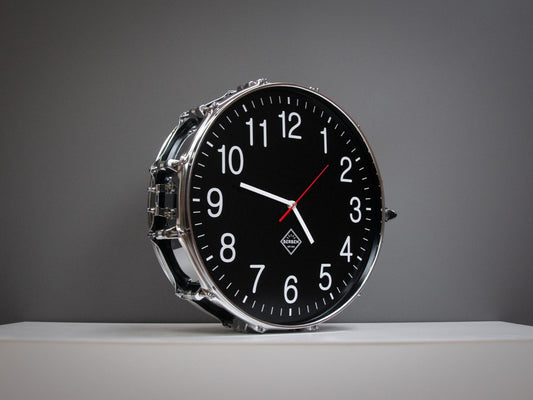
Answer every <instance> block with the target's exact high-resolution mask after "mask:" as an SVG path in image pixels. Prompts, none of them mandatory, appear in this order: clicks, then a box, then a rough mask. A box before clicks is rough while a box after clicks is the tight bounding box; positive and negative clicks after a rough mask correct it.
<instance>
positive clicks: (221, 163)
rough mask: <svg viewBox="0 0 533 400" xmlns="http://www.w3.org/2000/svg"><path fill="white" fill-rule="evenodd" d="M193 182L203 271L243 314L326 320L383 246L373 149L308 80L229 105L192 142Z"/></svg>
mask: <svg viewBox="0 0 533 400" xmlns="http://www.w3.org/2000/svg"><path fill="white" fill-rule="evenodd" d="M186 190H187V192H188V193H187V195H186V196H185V197H186V199H187V203H186V211H187V212H186V215H187V217H188V218H189V221H188V224H189V227H190V235H191V236H190V237H191V238H192V243H193V246H194V247H195V251H194V253H195V254H196V257H197V258H198V259H199V261H200V262H199V264H200V269H201V272H202V273H201V275H202V276H204V277H207V280H208V281H209V285H210V286H211V288H212V289H213V290H215V291H216V292H217V293H218V294H219V295H220V296H221V297H222V298H223V301H224V302H225V304H226V306H227V307H228V306H229V307H230V308H231V309H232V310H233V312H234V313H236V314H239V313H240V314H243V315H244V318H245V319H249V317H251V318H253V319H255V320H259V321H262V322H263V323H266V324H269V325H273V326H284V327H287V326H295V327H298V326H306V325H311V324H315V323H318V322H321V321H323V320H325V319H328V318H329V317H331V316H333V315H335V314H336V313H337V312H338V311H340V310H341V309H342V308H343V307H345V306H346V305H347V304H348V303H349V302H350V301H351V300H352V299H353V298H354V296H355V295H356V294H357V293H358V291H359V289H360V288H361V286H362V285H363V283H364V281H365V280H366V278H367V277H368V274H369V273H370V270H371V269H372V266H373V264H374V261H375V258H376V255H377V253H378V250H379V246H380V243H381V237H382V225H383V220H384V216H383V208H384V207H383V195H382V185H381V179H380V175H379V171H378V168H377V165H376V163H375V161H374V157H373V155H372V152H371V150H370V148H369V146H368V144H367V142H366V140H365V138H364V137H363V135H362V133H361V131H360V130H359V128H358V126H357V125H356V124H355V123H354V122H353V121H352V120H351V119H350V118H349V117H348V116H347V115H346V114H345V113H344V112H343V111H342V110H341V109H340V108H339V107H338V106H337V105H335V104H334V103H333V102H332V101H330V100H329V99H327V98H326V97H324V96H322V95H321V94H318V93H317V92H315V91H313V90H310V89H306V88H302V87H299V86H293V85H272V86H268V85H267V86H265V87H260V88H259V89H257V90H253V91H251V92H248V93H246V94H245V95H244V96H242V97H240V98H239V99H237V100H236V101H233V102H231V103H230V104H229V105H228V106H226V107H224V108H222V109H221V110H220V112H219V114H218V116H217V117H216V118H214V119H213V120H212V122H211V123H210V125H209V126H208V127H207V129H206V130H205V132H204V134H203V135H202V137H201V138H200V140H199V141H198V142H197V144H196V146H195V149H194V160H193V162H192V167H191V170H190V175H189V181H188V183H187V189H186Z"/></svg>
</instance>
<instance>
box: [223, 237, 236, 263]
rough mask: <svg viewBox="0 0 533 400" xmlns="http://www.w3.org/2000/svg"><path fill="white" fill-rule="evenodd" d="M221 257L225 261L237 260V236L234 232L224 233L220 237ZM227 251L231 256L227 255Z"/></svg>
mask: <svg viewBox="0 0 533 400" xmlns="http://www.w3.org/2000/svg"><path fill="white" fill-rule="evenodd" d="M220 244H221V245H222V247H221V248H220V259H221V260H222V261H224V262H225V263H230V262H232V261H234V260H235V257H236V256H237V251H236V250H235V236H234V235H233V234H232V233H224V234H222V236H221V237H220ZM226 253H229V257H226Z"/></svg>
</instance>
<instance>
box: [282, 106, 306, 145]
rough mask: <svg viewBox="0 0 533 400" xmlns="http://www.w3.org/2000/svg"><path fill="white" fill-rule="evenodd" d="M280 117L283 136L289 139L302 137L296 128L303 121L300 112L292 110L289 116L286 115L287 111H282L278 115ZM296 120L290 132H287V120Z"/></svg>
mask: <svg viewBox="0 0 533 400" xmlns="http://www.w3.org/2000/svg"><path fill="white" fill-rule="evenodd" d="M278 117H280V118H281V136H282V137H284V138H286V137H288V138H289V139H301V138H302V137H301V136H300V135H296V134H295V133H293V132H294V130H295V129H296V128H298V127H299V126H300V125H301V123H302V117H300V114H298V113H296V112H291V113H290V114H289V116H288V117H285V111H282V112H281V114H279V115H278ZM293 120H294V124H293V125H292V126H291V127H290V128H289V133H288V134H287V121H288V122H292V121H293Z"/></svg>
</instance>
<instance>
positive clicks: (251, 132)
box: [246, 118, 267, 147]
mask: <svg viewBox="0 0 533 400" xmlns="http://www.w3.org/2000/svg"><path fill="white" fill-rule="evenodd" d="M246 125H248V126H249V127H250V146H253V145H254V119H253V118H250V119H249V120H248V121H246ZM259 126H260V127H261V128H263V147H267V121H266V119H264V120H263V122H261V123H260V124H259Z"/></svg>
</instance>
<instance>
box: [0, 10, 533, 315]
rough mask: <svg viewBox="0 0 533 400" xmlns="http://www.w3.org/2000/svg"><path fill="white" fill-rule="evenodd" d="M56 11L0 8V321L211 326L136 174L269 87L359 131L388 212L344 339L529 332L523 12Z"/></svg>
mask: <svg viewBox="0 0 533 400" xmlns="http://www.w3.org/2000/svg"><path fill="white" fill-rule="evenodd" d="M49 3H50V2H41V3H37V4H31V3H29V2H12V3H11V2H7V3H6V2H3V3H2V5H1V10H0V29H1V39H0V40H1V54H2V55H1V66H0V68H1V70H0V73H1V75H0V76H1V82H2V84H1V90H0V101H1V129H2V132H1V137H0V155H1V157H0V179H1V180H0V184H1V187H2V195H1V203H0V207H1V210H2V212H1V216H0V218H1V224H0V234H1V237H0V239H1V241H0V323H6V322H13V321H21V320H47V321H138V322H151V321H158V322H165V321H212V319H211V318H210V317H209V316H207V315H205V314H203V313H202V312H201V311H199V310H197V309H196V308H194V307H193V306H191V305H189V304H187V303H185V302H183V301H179V300H178V299H177V298H175V297H174V296H173V294H172V290H171V286H170V284H169V283H168V282H167V281H166V278H165V277H164V275H163V273H162V271H161V270H160V267H159V266H158V264H157V262H156V259H155V257H154V255H153V254H152V249H151V246H150V244H149V242H148V240H147V238H146V217H145V207H146V186H147V183H148V173H147V171H148V167H149V165H150V164H151V162H152V161H153V159H154V157H155V155H156V153H157V151H158V149H159V147H160V145H161V144H162V142H163V140H164V138H165V137H166V135H167V133H168V132H169V131H170V130H171V129H172V127H173V126H174V124H175V123H176V116H177V115H178V113H179V112H181V111H183V110H186V109H189V108H191V107H192V106H195V105H197V104H199V103H202V102H204V101H207V100H210V99H212V98H215V97H217V96H218V95H220V94H222V93H223V92H224V91H225V90H226V89H229V88H233V87H235V86H237V85H238V84H240V83H243V82H245V81H248V80H250V79H255V78H258V77H267V78H269V79H270V80H272V81H291V82H295V83H299V84H303V85H309V86H315V87H319V88H320V89H321V91H322V93H324V94H326V95H327V96H329V97H332V98H333V99H334V100H336V101H337V102H338V103H339V104H341V105H342V106H343V107H344V108H345V109H346V110H347V111H348V112H349V113H350V114H352V116H353V117H354V118H355V119H356V120H357V121H358V122H359V123H360V124H361V125H362V128H363V131H364V132H365V133H366V136H367V138H368V140H369V142H370V144H371V146H372V148H373V149H374V151H375V154H376V157H377V160H378V162H379V166H380V168H381V173H382V176H383V181H384V185H385V195H386V200H387V205H388V206H389V207H392V208H395V209H396V210H397V211H398V212H399V217H398V219H397V220H395V221H393V222H391V223H389V224H387V227H386V232H385V240H384V245H383V250H382V253H381V256H380V258H379V259H378V263H377V265H376V268H375V270H374V273H373V275H372V276H371V278H370V280H369V281H368V283H367V286H366V287H365V290H364V291H363V296H362V297H361V298H360V299H359V300H358V301H356V302H354V303H353V304H352V305H351V306H350V307H349V308H348V309H347V310H346V311H345V312H344V313H342V314H341V315H340V316H339V317H337V318H336V321H338V322H339V321H344V322H351V321H444V320H450V321H451V320H505V321H512V322H520V323H526V324H533V312H532V305H533V290H531V283H532V280H533V271H532V261H531V260H532V258H533V245H532V243H531V239H532V235H531V226H532V222H533V220H532V216H531V204H533V193H532V192H533V190H532V188H531V184H532V177H533V162H532V160H531V156H530V153H531V148H532V146H533V135H532V134H531V132H530V129H531V128H530V126H531V123H530V116H531V114H532V111H533V82H532V76H531V73H532V71H533V46H532V42H533V24H532V22H531V21H533V6H532V4H533V3H531V2H530V1H524V2H517V1H514V2H509V1H506V2H503V1H502V2H488V1H476V2H463V1H458V2H445V1H438V2H427V1H422V2H412V1H411V2H405V1H402V2H396V1H391V2H376V1H369V2H357V1H355V2H326V1H321V2H309V1H302V2H277V1H270V2H262V3H261V4H255V3H252V2H242V3H239V2H229V1H224V2H209V3H208V2H200V1H198V2H183V3H178V2H174V3H162V2H145V3H142V2H141V3H136V2H125V3H119V2H106V3H101V4H97V3H94V2H87V3H85V4H75V5H73V4H70V2H65V3H58V2H53V4H49Z"/></svg>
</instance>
